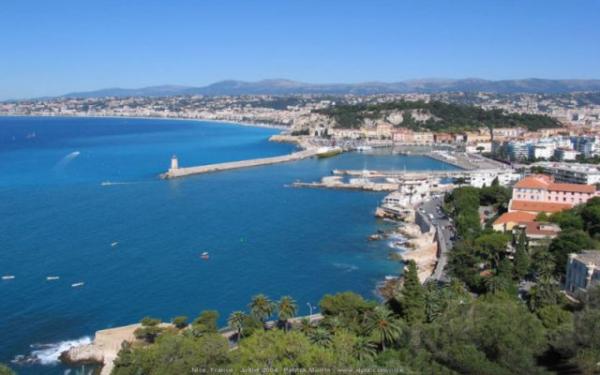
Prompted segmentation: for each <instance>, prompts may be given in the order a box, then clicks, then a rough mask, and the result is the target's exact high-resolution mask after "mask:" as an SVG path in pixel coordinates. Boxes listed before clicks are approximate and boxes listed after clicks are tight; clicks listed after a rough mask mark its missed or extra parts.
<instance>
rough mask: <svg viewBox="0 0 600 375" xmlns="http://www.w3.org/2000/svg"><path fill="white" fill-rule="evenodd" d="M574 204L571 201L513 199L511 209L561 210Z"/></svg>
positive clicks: (552, 211)
mask: <svg viewBox="0 0 600 375" xmlns="http://www.w3.org/2000/svg"><path fill="white" fill-rule="evenodd" d="M571 207H572V206H571V205H570V204H569V203H551V202H534V201H519V200H514V199H513V200H511V202H510V207H509V208H508V210H509V211H528V212H548V213H554V212H560V211H563V210H568V209H569V208H571Z"/></svg>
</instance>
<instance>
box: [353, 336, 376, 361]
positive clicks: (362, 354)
mask: <svg viewBox="0 0 600 375" xmlns="http://www.w3.org/2000/svg"><path fill="white" fill-rule="evenodd" d="M375 348H376V347H375V344H373V342H372V341H371V340H369V338H368V337H365V336H358V337H357V338H356V343H355V344H354V353H355V355H356V357H357V358H358V360H359V361H364V360H367V359H371V358H373V357H375Z"/></svg>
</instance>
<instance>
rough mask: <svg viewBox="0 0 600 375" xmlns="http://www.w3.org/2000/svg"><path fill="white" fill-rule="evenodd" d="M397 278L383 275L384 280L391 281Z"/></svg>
mask: <svg viewBox="0 0 600 375" xmlns="http://www.w3.org/2000/svg"><path fill="white" fill-rule="evenodd" d="M397 278H398V276H392V275H387V276H386V277H385V280H386V281H391V280H396V279H397Z"/></svg>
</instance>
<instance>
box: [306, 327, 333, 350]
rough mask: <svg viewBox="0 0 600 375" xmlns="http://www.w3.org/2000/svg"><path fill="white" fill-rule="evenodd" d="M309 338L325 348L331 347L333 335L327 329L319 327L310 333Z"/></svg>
mask: <svg viewBox="0 0 600 375" xmlns="http://www.w3.org/2000/svg"><path fill="white" fill-rule="evenodd" d="M308 338H309V340H310V341H311V342H312V343H313V344H317V345H321V346H324V347H328V346H329V345H331V333H330V332H329V331H328V330H326V329H325V328H320V327H317V328H316V329H314V330H312V331H311V332H310V333H309V337H308Z"/></svg>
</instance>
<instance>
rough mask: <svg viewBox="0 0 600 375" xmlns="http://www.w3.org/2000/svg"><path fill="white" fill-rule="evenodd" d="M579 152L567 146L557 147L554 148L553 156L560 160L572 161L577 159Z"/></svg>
mask: <svg viewBox="0 0 600 375" xmlns="http://www.w3.org/2000/svg"><path fill="white" fill-rule="evenodd" d="M577 156H579V152H577V151H575V150H571V149H567V148H557V149H556V150H554V157H555V158H557V159H558V160H560V161H573V160H576V159H577Z"/></svg>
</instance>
